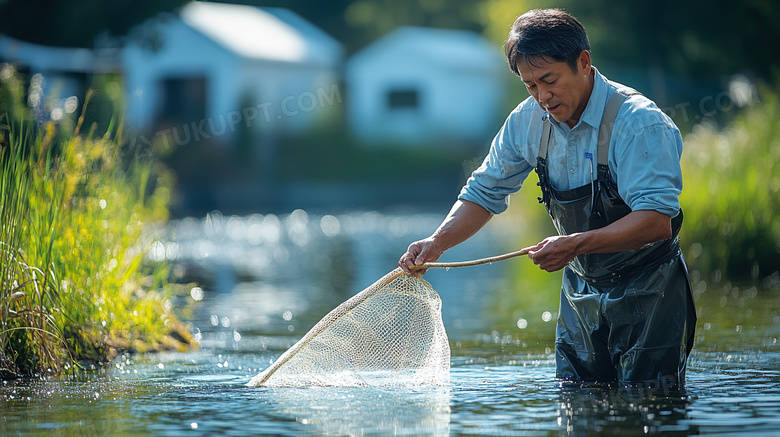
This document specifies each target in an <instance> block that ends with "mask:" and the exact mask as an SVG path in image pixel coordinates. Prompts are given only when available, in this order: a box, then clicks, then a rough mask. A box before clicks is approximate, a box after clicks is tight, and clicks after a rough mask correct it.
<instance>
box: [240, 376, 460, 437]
mask: <svg viewBox="0 0 780 437" xmlns="http://www.w3.org/2000/svg"><path fill="white" fill-rule="evenodd" d="M256 393H257V394H256V396H257V399H258V400H261V401H262V402H263V403H264V404H266V405H267V406H268V408H269V409H270V411H271V412H272V413H271V414H272V415H274V416H276V417H277V418H278V419H280V420H289V419H290V418H294V420H295V421H296V422H298V423H301V424H303V425H306V426H307V427H308V428H309V429H307V432H310V433H314V434H318V435H347V436H354V435H361V436H362V435H395V434H399V433H401V434H404V433H411V434H414V435H428V436H447V435H449V434H450V398H451V394H450V390H449V389H447V388H427V389H426V388H421V389H417V390H411V389H401V390H381V389H379V388H375V387H360V388H333V387H313V388H284V389H281V388H276V389H273V388H260V389H257V391H256ZM404 430H408V432H404Z"/></svg>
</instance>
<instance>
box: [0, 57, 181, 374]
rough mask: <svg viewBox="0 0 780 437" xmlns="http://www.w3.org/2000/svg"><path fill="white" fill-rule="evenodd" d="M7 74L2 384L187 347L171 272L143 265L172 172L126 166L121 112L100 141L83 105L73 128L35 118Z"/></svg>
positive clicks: (0, 127) (2, 159) (2, 106)
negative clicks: (124, 354) (121, 355)
mask: <svg viewBox="0 0 780 437" xmlns="http://www.w3.org/2000/svg"><path fill="white" fill-rule="evenodd" d="M4 68H8V67H4ZM0 76H2V78H3V82H2V88H1V89H0V114H3V116H2V117H3V118H2V123H0V141H1V142H2V144H3V146H2V149H0V164H1V165H2V176H0V184H1V186H2V193H1V194H0V219H2V221H0V263H1V264H0V271H1V272H2V277H0V323H1V324H2V325H1V326H0V377H14V376H19V375H35V374H42V373H44V372H52V373H56V372H58V371H59V370H61V368H62V367H63V366H65V367H69V366H71V365H72V364H73V363H75V362H78V361H85V360H86V361H97V362H99V361H105V360H107V359H108V358H110V356H111V355H112V354H115V353H117V351H123V350H127V351H146V350H154V349H160V348H164V347H179V348H184V347H186V342H187V338H188V332H187V329H186V328H185V327H183V325H181V323H180V322H178V321H177V320H176V318H175V317H174V316H173V313H172V311H171V305H170V301H169V300H168V295H169V294H170V287H169V284H167V282H166V279H167V277H168V271H167V266H166V265H165V264H159V263H158V264H154V265H151V264H150V263H147V262H145V260H146V253H147V251H148V248H149V247H150V244H151V242H150V241H147V240H146V239H148V234H146V233H145V232H144V229H145V226H146V225H148V224H150V223H155V222H163V221H165V220H166V219H167V201H168V196H169V194H168V193H169V185H170V177H169V176H168V174H167V173H166V172H165V170H164V169H162V168H160V167H159V165H158V164H156V163H155V162H154V161H153V160H151V159H150V158H147V159H146V160H131V159H127V157H126V156H125V155H127V150H126V147H123V141H122V138H121V132H122V126H121V122H118V121H117V120H121V117H120V115H119V112H118V111H115V112H114V114H113V115H112V117H110V120H111V121H110V122H109V126H108V127H107V128H104V131H105V134H104V135H101V136H98V135H97V134H96V131H97V128H98V127H97V126H95V125H93V124H89V123H88V122H87V123H85V119H84V117H85V115H84V114H86V111H85V110H83V109H82V111H81V116H80V118H79V119H78V123H77V124H76V125H75V126H74V125H73V124H70V125H68V123H60V124H54V123H52V122H40V121H39V120H38V118H37V117H36V116H35V114H34V113H32V112H31V111H30V110H29V108H27V107H26V106H25V105H24V104H23V100H22V97H23V96H24V93H23V86H22V83H23V82H22V81H21V80H20V79H19V78H17V77H15V76H9V75H8V74H3V75H0ZM91 95H92V92H88V93H87V98H86V99H85V100H86V101H85V102H84V108H86V105H87V103H88V101H89V98H90V96H91ZM117 107H118V105H117ZM87 124H89V125H88V126H87ZM84 128H87V130H86V132H85V131H84ZM172 331H177V335H176V338H178V339H179V340H184V341H183V342H180V341H176V340H173V337H171V336H170V335H169V334H171V332H172Z"/></svg>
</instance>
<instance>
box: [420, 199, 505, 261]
mask: <svg viewBox="0 0 780 437" xmlns="http://www.w3.org/2000/svg"><path fill="white" fill-rule="evenodd" d="M491 217H493V214H491V213H490V212H488V211H487V210H486V209H485V208H483V207H481V206H479V205H477V204H476V203H473V202H469V201H467V200H458V201H457V202H455V204H454V205H453V206H452V209H451V210H450V212H449V214H447V217H445V218H444V220H443V221H442V223H441V225H439V227H438V228H437V229H436V231H435V232H434V233H433V234H432V235H431V239H433V240H434V241H435V243H436V246H437V248H438V249H439V251H440V254H441V253H443V252H444V251H446V250H447V249H449V248H451V247H453V246H457V245H458V244H460V243H462V242H464V241H466V240H467V239H469V238H470V237H471V236H472V235H474V234H476V233H477V231H479V230H480V229H482V227H483V226H485V224H487V222H488V221H490V219H491Z"/></svg>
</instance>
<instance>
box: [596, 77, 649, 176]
mask: <svg viewBox="0 0 780 437" xmlns="http://www.w3.org/2000/svg"><path fill="white" fill-rule="evenodd" d="M635 94H639V92H638V91H636V90H634V89H631V88H621V89H618V90H617V91H616V92H615V93H614V94H612V95H611V96H610V97H609V100H608V101H607V106H606V107H605V108H604V114H603V115H602V116H601V125H600V126H599V133H598V142H597V154H598V163H599V165H607V163H608V162H609V142H610V140H611V139H612V128H613V127H615V120H616V119H617V114H618V111H620V107H621V106H622V105H623V102H625V101H626V99H627V98H629V97H630V96H633V95H635Z"/></svg>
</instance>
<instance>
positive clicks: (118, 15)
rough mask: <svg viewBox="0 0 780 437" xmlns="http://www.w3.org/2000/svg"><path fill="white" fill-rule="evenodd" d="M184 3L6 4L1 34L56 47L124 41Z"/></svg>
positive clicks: (40, 0) (22, 0)
mask: <svg viewBox="0 0 780 437" xmlns="http://www.w3.org/2000/svg"><path fill="white" fill-rule="evenodd" d="M185 3H188V1H187V0H6V1H5V2H0V29H2V30H1V31H0V32H2V33H5V34H7V35H9V36H12V37H14V38H17V39H20V40H23V41H27V42H31V43H35V44H43V45H51V46H58V47H86V48H92V47H94V45H95V38H96V37H97V36H98V35H106V36H108V37H112V38H122V37H125V36H126V35H127V34H128V33H129V32H130V30H131V29H132V28H133V26H135V25H136V24H140V23H141V22H143V21H144V20H146V19H148V18H150V17H153V16H156V15H158V14H159V13H160V12H163V11H172V10H174V9H176V8H179V7H181V6H182V5H184V4H185Z"/></svg>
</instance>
